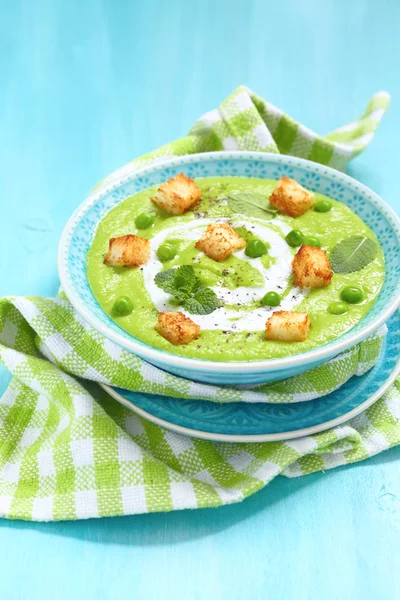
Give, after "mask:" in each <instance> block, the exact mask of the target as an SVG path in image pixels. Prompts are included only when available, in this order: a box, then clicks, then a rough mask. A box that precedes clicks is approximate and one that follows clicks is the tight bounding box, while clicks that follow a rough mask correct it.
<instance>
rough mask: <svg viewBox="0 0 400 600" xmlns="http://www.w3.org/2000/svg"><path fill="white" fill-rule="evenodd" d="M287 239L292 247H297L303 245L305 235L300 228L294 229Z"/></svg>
mask: <svg viewBox="0 0 400 600" xmlns="http://www.w3.org/2000/svg"><path fill="white" fill-rule="evenodd" d="M285 240H286V241H287V243H288V244H289V246H291V247H292V248H296V246H301V245H302V244H303V243H304V235H303V234H302V233H301V231H299V230H298V229H292V231H289V233H288V234H287V236H286V237H285Z"/></svg>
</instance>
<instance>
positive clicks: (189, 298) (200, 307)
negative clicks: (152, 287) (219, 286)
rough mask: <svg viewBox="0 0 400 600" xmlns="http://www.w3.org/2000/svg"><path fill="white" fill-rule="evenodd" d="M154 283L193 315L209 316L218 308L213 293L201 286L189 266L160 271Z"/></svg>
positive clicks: (216, 299)
mask: <svg viewBox="0 0 400 600" xmlns="http://www.w3.org/2000/svg"><path fill="white" fill-rule="evenodd" d="M154 281H155V284H156V285H157V286H158V287H159V288H161V289H162V290H164V292H167V294H171V296H173V298H174V299H175V300H177V301H179V303H180V304H181V305H182V306H183V308H184V309H186V310H187V311H188V312H190V313H191V314H193V315H209V314H210V313H212V312H214V310H215V309H216V308H218V307H219V302H218V298H217V296H216V294H215V292H214V291H213V290H212V289H210V288H208V287H204V286H202V284H201V281H200V279H199V278H198V277H197V275H196V273H195V272H194V269H193V267H192V266H191V265H182V266H181V267H178V268H173V269H167V270H166V271H160V273H157V275H156V276H155V278H154Z"/></svg>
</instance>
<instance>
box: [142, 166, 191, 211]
mask: <svg viewBox="0 0 400 600" xmlns="http://www.w3.org/2000/svg"><path fill="white" fill-rule="evenodd" d="M201 194H202V191H201V189H200V188H199V186H198V185H196V184H195V182H194V181H193V179H191V178H190V177H186V175H184V174H183V173H179V175H177V176H176V177H173V178H172V179H168V181H167V182H166V183H163V184H162V185H160V187H159V188H158V190H157V193H156V195H155V196H154V197H153V198H152V199H151V200H152V202H154V204H157V206H159V207H160V208H162V209H164V210H166V211H167V212H168V213H169V214H170V215H182V214H183V213H184V212H186V211H188V210H190V209H191V208H193V206H194V205H195V204H197V202H198V201H199V200H200V198H201Z"/></svg>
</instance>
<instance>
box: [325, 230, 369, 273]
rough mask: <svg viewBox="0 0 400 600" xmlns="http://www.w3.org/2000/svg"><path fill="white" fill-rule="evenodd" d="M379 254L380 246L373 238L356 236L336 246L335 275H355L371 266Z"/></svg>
mask: <svg viewBox="0 0 400 600" xmlns="http://www.w3.org/2000/svg"><path fill="white" fill-rule="evenodd" d="M377 254H378V246H377V244H376V243H375V242H374V241H373V240H371V238H368V237H364V236H361V235H354V236H352V237H349V238H347V239H345V240H342V241H341V242H339V243H338V244H336V246H335V247H334V249H333V250H332V253H331V265H332V269H333V270H334V272H335V273H353V272H354V271H359V270H360V269H363V268H364V267H366V266H367V265H369V263H370V262H372V261H373V260H374V258H375V257H376V255H377Z"/></svg>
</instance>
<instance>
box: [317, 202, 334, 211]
mask: <svg viewBox="0 0 400 600" xmlns="http://www.w3.org/2000/svg"><path fill="white" fill-rule="evenodd" d="M331 208H332V202H331V201H330V200H317V202H316V203H315V210H316V211H317V212H329V211H330V210H331Z"/></svg>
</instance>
